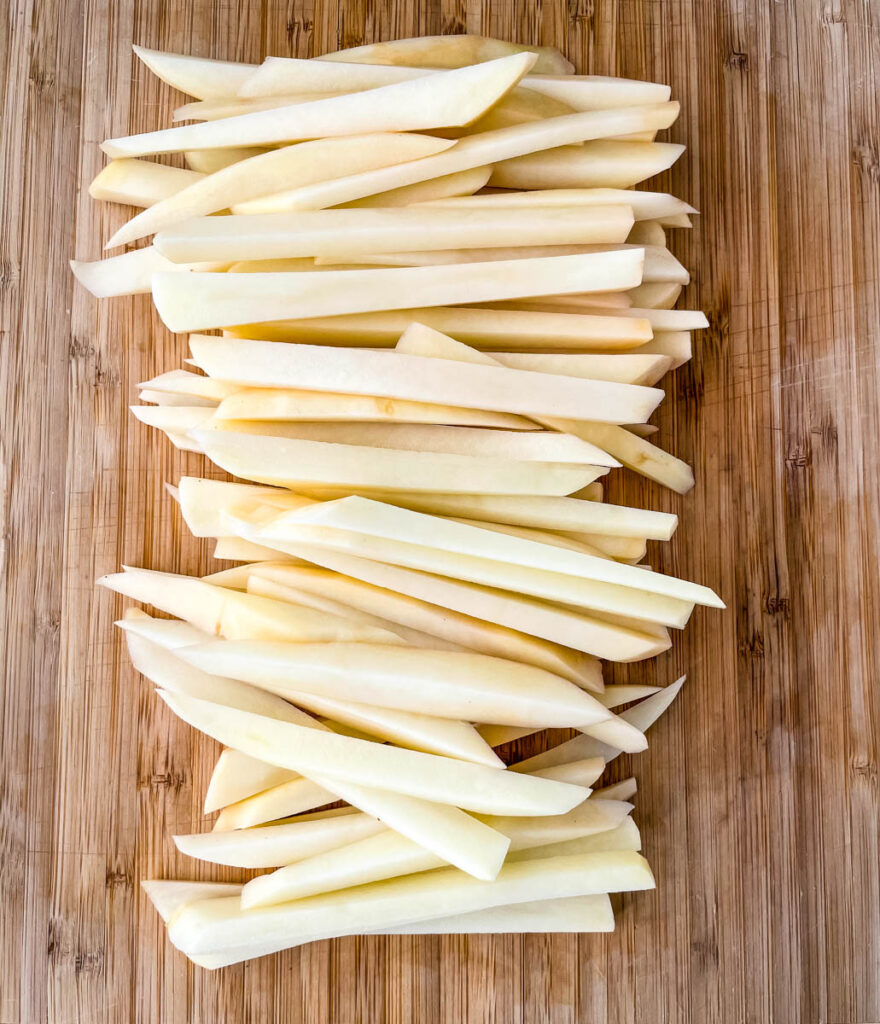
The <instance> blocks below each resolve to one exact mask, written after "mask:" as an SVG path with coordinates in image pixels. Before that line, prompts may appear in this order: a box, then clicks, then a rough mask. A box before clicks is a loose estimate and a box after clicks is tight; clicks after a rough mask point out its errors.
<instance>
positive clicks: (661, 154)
mask: <svg viewBox="0 0 880 1024" xmlns="http://www.w3.org/2000/svg"><path fill="white" fill-rule="evenodd" d="M574 116H577V115H574ZM683 152H684V146H679V145H677V144H674V143H671V142H620V141H613V140H606V139H598V140H593V141H587V142H584V144H583V145H582V146H564V147H561V148H558V149H542V151H541V152H537V153H529V154H527V155H526V156H520V157H517V158H516V159H513V160H501V161H493V163H494V167H493V170H492V177H491V178H490V179H489V184H490V185H493V186H495V187H497V188H513V189H553V188H605V187H609V186H610V187H612V188H631V187H632V186H633V185H637V184H638V183H639V182H640V181H644V180H645V179H646V178H653V177H654V175H655V174H660V173H661V172H662V171H665V170H667V169H668V168H669V167H671V166H672V165H673V164H674V163H675V161H676V160H677V159H678V158H679V157H680V156H681V154H682V153H683Z"/></svg>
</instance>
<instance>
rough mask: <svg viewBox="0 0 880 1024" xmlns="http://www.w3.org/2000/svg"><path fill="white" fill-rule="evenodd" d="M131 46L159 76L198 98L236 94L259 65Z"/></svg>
mask: <svg viewBox="0 0 880 1024" xmlns="http://www.w3.org/2000/svg"><path fill="white" fill-rule="evenodd" d="M132 50H134V52H135V55H136V56H137V57H138V59H139V60H140V61H141V62H142V63H144V64H146V66H147V67H148V68H149V69H150V71H152V72H153V74H154V75H155V76H156V77H157V78H161V79H162V81H163V82H165V83H166V84H167V85H170V86H172V88H174V89H179V90H180V91H181V92H185V93H189V95H190V96H197V97H198V98H199V99H210V98H213V97H217V96H234V95H235V94H236V93H237V92H238V90H239V89H240V88H241V87H242V86H243V85H244V83H245V82H247V81H248V79H249V78H250V76H251V75H252V74H253V73H254V72H255V71H256V70H257V69H258V67H259V65H258V64H240V63H237V62H235V61H228V60H209V59H207V58H205V57H190V56H186V55H184V54H182V53H166V52H164V51H162V50H149V49H147V47H145V46H132Z"/></svg>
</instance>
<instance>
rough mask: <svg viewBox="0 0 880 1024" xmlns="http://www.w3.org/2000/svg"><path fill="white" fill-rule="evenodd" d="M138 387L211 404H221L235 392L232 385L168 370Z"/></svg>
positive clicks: (184, 372) (194, 374) (142, 382)
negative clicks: (203, 400) (198, 399)
mask: <svg viewBox="0 0 880 1024" xmlns="http://www.w3.org/2000/svg"><path fill="white" fill-rule="evenodd" d="M138 387H140V388H147V389H149V390H150V391H161V392H166V393H168V394H173V395H180V396H181V397H182V398H188V397H193V398H204V399H209V400H210V401H212V402H222V401H223V399H224V398H228V397H229V395H232V394H234V393H235V392H236V390H237V387H236V385H234V384H227V383H225V382H224V381H222V380H211V378H210V377H203V376H202V375H201V374H199V373H191V372H190V371H188V370H169V371H168V372H167V373H160V374H159V375H158V377H152V378H150V380H144V381H141V383H140V384H138Z"/></svg>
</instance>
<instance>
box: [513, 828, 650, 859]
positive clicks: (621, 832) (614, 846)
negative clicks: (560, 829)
mask: <svg viewBox="0 0 880 1024" xmlns="http://www.w3.org/2000/svg"><path fill="white" fill-rule="evenodd" d="M641 848H642V837H641V835H640V834H639V830H638V828H637V827H636V824H635V822H634V821H633V820H632V818H626V819H625V820H624V821H622V822H621V823H620V824H619V825H618V826H617V828H613V829H609V830H608V831H607V832H597V833H596V834H595V835H592V836H581V837H580V838H579V839H567V840H563V841H562V842H561V843H553V845H552V846H540V847H534V848H532V849H530V850H517V851H516V853H512V854H511V855H510V863H511V864H517V863H522V862H523V861H529V860H543V859H544V858H545V857H561V856H571V855H572V854H583V853H599V852H600V851H601V852H603V853H613V852H614V851H616V850H635V851H636V852H637V851H639V850H641Z"/></svg>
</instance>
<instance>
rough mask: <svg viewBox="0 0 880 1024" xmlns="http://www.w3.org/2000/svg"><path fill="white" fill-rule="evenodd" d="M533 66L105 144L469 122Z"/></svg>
mask: <svg viewBox="0 0 880 1024" xmlns="http://www.w3.org/2000/svg"><path fill="white" fill-rule="evenodd" d="M533 63H534V57H533V56H531V55H528V54H515V55H513V56H510V57H502V58H500V59H499V60H495V61H488V62H487V63H485V64H480V65H477V66H474V67H466V68H460V69H458V70H456V71H454V72H450V73H448V74H445V75H441V76H439V77H438V76H436V75H428V76H427V77H425V78H420V79H414V80H413V81H410V82H400V83H398V84H396V85H388V86H383V87H382V88H380V89H372V90H370V91H369V92H366V93H351V94H348V95H345V96H336V97H332V98H330V99H324V100H314V101H312V102H307V103H297V104H293V105H291V106H289V107H282V108H279V109H276V110H262V111H257V112H255V113H252V114H242V115H241V116H240V117H231V118H227V119H225V120H221V121H206V122H202V123H200V124H193V125H180V126H179V127H177V128H166V129H164V130H162V131H157V132H146V133H144V134H143V135H131V136H128V137H127V138H126V137H122V138H117V139H108V140H107V141H106V142H104V143H103V145H102V147H101V148H102V149H103V150H104V152H105V153H107V154H108V155H109V156H113V157H121V156H145V155H148V154H150V153H179V152H181V151H183V150H192V149H217V148H220V147H225V146H255V145H257V146H259V145H267V144H269V145H271V144H273V143H279V142H295V141H298V140H302V139H314V138H323V137H327V136H340V135H363V134H367V133H369V132H382V131H419V130H421V129H425V128H441V127H445V126H448V125H462V124H467V123H468V122H469V121H474V120H476V118H478V117H479V116H480V115H481V114H482V113H484V112H485V111H486V110H488V109H489V107H491V106H492V105H493V103H495V102H496V101H497V100H499V99H500V98H501V97H502V96H503V95H504V94H505V93H506V92H507V91H508V89H510V88H511V87H512V86H514V85H516V83H517V82H518V81H519V79H520V78H522V76H523V75H524V74H525V73H526V72H527V71H528V70H529V69H530V68H531V66H532V64H533ZM455 170H465V168H463V167H458V168H455Z"/></svg>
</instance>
